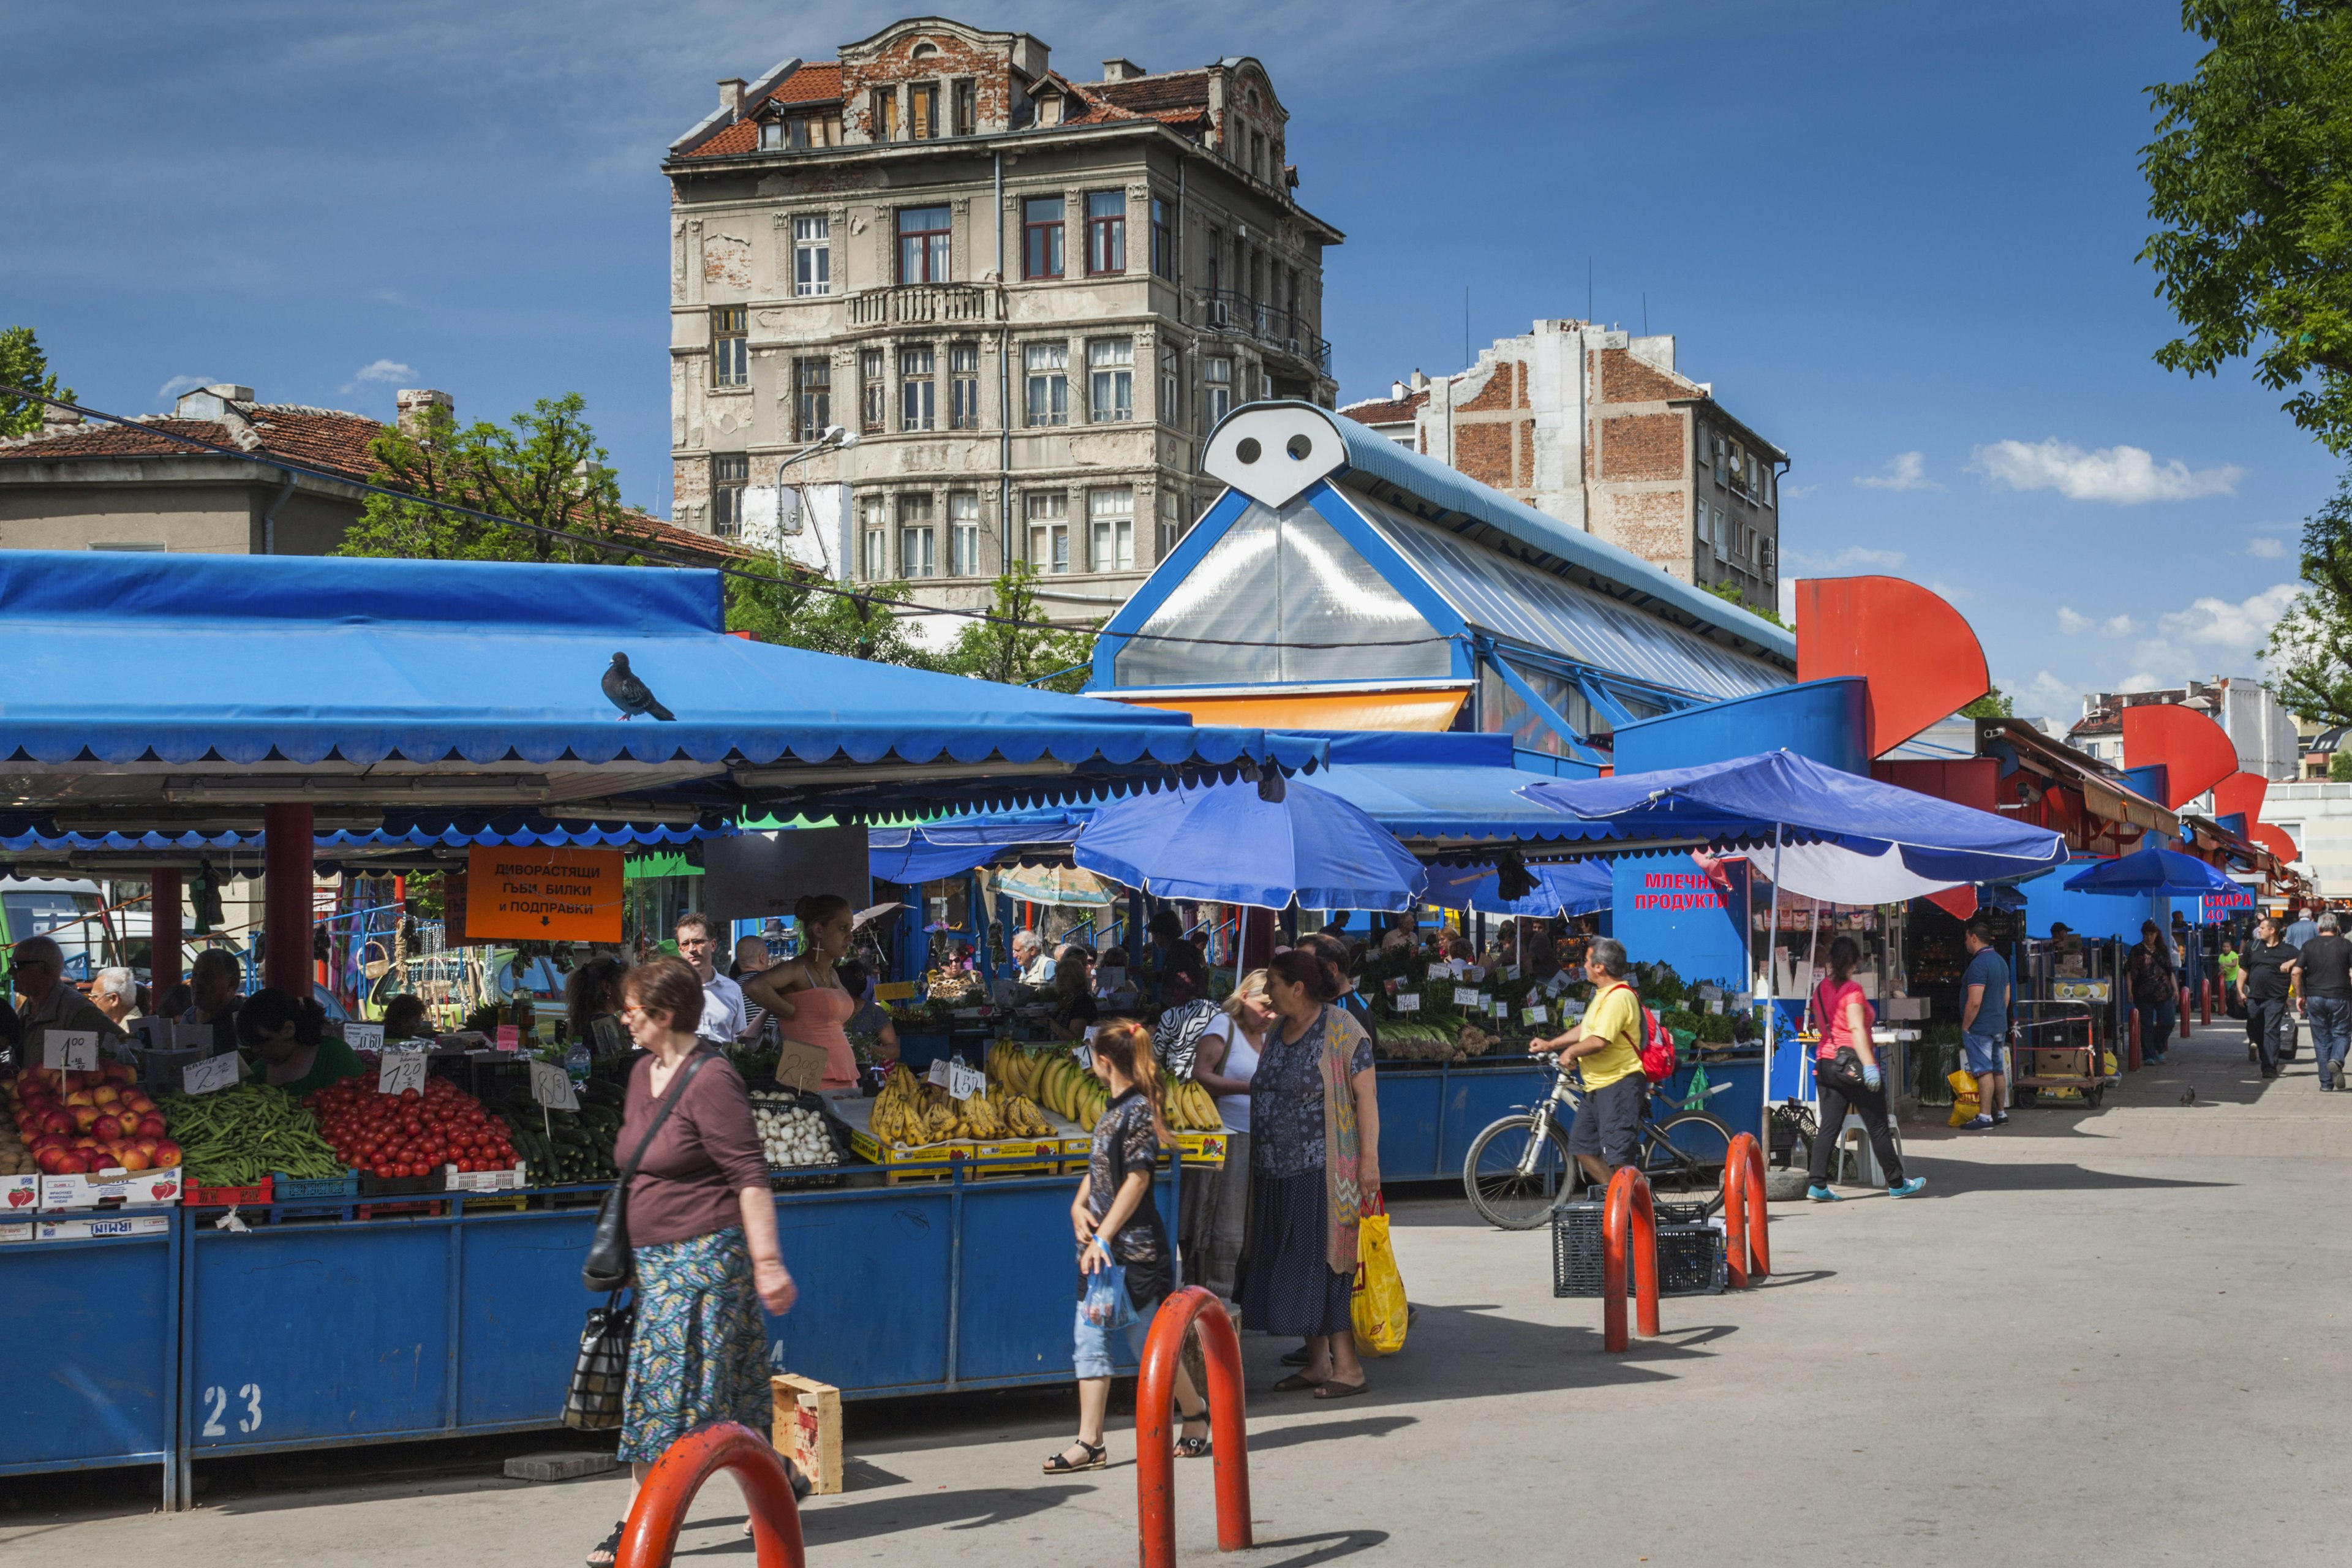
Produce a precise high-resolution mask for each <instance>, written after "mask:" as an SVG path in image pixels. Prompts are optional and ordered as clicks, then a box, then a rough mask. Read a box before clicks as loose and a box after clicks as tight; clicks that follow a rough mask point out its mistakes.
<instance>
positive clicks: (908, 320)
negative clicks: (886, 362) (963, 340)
mask: <svg viewBox="0 0 2352 1568" xmlns="http://www.w3.org/2000/svg"><path fill="white" fill-rule="evenodd" d="M997 293H998V291H997V290H995V289H986V288H983V287H982V286H981V285H979V284H977V283H909V284H907V285H904V286H903V287H898V288H888V289H863V290H861V291H859V292H857V293H856V294H852V295H850V296H849V300H848V304H849V324H850V325H851V326H853V327H899V326H906V327H920V326H932V325H937V324H941V323H953V322H958V321H1003V319H1004V314H1003V309H1002V308H1001V306H998V305H994V304H992V303H991V299H992V296H994V295H996V294H997Z"/></svg>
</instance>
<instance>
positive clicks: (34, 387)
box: [0, 327, 74, 439]
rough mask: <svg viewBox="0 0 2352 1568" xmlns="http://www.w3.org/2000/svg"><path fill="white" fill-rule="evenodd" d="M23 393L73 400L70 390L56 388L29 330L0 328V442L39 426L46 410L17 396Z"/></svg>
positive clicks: (54, 381) (42, 354) (28, 399)
mask: <svg viewBox="0 0 2352 1568" xmlns="http://www.w3.org/2000/svg"><path fill="white" fill-rule="evenodd" d="M26 392H37V393H39V394H40V395H42V396H43V397H61V398H63V399H65V400H66V401H67V402H68V403H71V402H72V401H73V400H74V391H73V388H72V387H70V386H68V387H66V388H64V389H63V390H62V391H61V390H59V389H58V378H57V377H56V376H55V375H54V374H50V371H49V358H48V355H47V354H45V353H42V352H41V345H40V342H39V340H37V338H35V337H34V336H33V329H32V328H30V327H8V328H5V329H0V439H5V438H6V437H10V436H29V435H31V434H32V433H33V432H34V431H36V430H38V429H39V428H40V427H41V416H42V415H43V414H44V413H45V412H46V409H45V408H44V407H43V405H40V404H38V403H36V402H34V401H33V400H32V399H31V398H29V397H25V396H21V395H18V394H22V393H26Z"/></svg>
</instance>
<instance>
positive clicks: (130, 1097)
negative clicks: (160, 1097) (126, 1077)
mask: <svg viewBox="0 0 2352 1568" xmlns="http://www.w3.org/2000/svg"><path fill="white" fill-rule="evenodd" d="M122 1103H123V1104H125V1105H127V1106H129V1107H130V1108H131V1110H135V1111H137V1112H138V1113H139V1114H140V1115H142V1116H145V1115H147V1114H149V1113H150V1112H152V1110H154V1109H155V1102H154V1101H153V1100H150V1099H148V1098H147V1097H146V1096H145V1095H143V1094H142V1093H140V1092H139V1091H138V1090H137V1089H132V1090H131V1092H130V1093H128V1094H126V1095H124V1096H123V1097H122Z"/></svg>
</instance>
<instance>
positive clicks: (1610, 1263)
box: [1147, 1165, 1658, 1568]
mask: <svg viewBox="0 0 2352 1568" xmlns="http://www.w3.org/2000/svg"><path fill="white" fill-rule="evenodd" d="M1628 1251H1631V1252H1632V1253H1633V1314H1634V1327H1635V1329H1636V1330H1637V1331H1639V1332H1640V1333H1641V1336H1642V1337H1643V1339H1645V1340H1649V1339H1655V1338H1657V1335H1658V1216H1657V1212H1656V1211H1655V1210H1654V1209H1653V1208H1652V1207H1651V1206H1650V1184H1649V1181H1648V1179H1647V1178H1645V1177H1644V1176H1643V1174H1642V1173H1641V1172H1639V1171H1637V1170H1635V1169H1633V1166H1631V1165H1620V1166H1619V1167H1618V1168H1617V1172H1616V1173H1615V1174H1614V1175H1612V1176H1611V1177H1610V1178H1609V1198H1608V1203H1607V1205H1606V1206H1605V1207H1604V1208H1602V1210H1601V1345H1602V1347H1603V1348H1604V1349H1607V1350H1609V1351H1612V1352H1621V1351H1622V1350H1624V1349H1625V1348H1626V1339H1625V1255H1626V1253H1627V1252H1628ZM1147 1568H1150V1565H1148V1564H1147Z"/></svg>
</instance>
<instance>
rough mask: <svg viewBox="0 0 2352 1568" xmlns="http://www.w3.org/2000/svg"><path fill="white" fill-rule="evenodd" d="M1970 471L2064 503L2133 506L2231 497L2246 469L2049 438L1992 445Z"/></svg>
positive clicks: (1972, 459) (1976, 456)
mask: <svg viewBox="0 0 2352 1568" xmlns="http://www.w3.org/2000/svg"><path fill="white" fill-rule="evenodd" d="M1969 472H1971V473H1978V474H1982V475H1983V476H1984V477H1985V478H1986V479H1989V480H1990V481H1991V482H1992V484H1993V485H1994V486H1995V487H1997V488H1999V489H2011V490H2056V491H2057V492H2058V493H2059V494H2060V495H2063V496H2064V497H2065V498H2066V499H2067V500H2104V501H2113V502H2115V503H2116V505H2118V506H2137V505H2138V504H2139V503H2140V502H2142V501H2151V500H2194V499H2196V498H2197V497H2199V496H2211V495H2230V494H2233V493H2234V492H2235V490H2236V487H2237V483H2238V480H2239V479H2242V478H2243V477H2244V475H2245V470H2244V469H2243V468H2236V467H2233V466H2231V465H2228V464H2224V465H2223V466H2222V467H2221V468H2198V469H2195V470H2193V471H2192V470H2191V469H2190V468H2189V465H2188V464H2186V463H2183V462H2182V461H2181V460H2180V459H2179V458H2173V459H2172V460H2171V461H2169V462H2168V463H2164V464H2161V465H2159V464H2158V462H2157V461H2156V459H2155V458H2153V457H2151V456H2149V455H2148V453H2147V452H2146V451H2145V450H2143V449H2142V448H2140V447H2101V448H2100V449H2099V450H2097V451H2095V452H2085V451H2084V450H2083V448H2082V447H2076V446H2072V445H2070V444H2068V443H2066V442H2064V441H2060V440H2057V439H2054V438H2053V439H2051V440H2048V441H2042V442H2037V443H2034V444H2032V445H2030V446H2029V445H2028V444H2027V443H2025V442H2023V441H1996V442H1994V443H1993V444H1992V445H1991V446H1990V447H1978V448H1976V450H1975V451H1974V452H1973V453H1972V454H1971V455H1970V456H1969Z"/></svg>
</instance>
